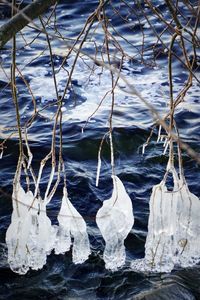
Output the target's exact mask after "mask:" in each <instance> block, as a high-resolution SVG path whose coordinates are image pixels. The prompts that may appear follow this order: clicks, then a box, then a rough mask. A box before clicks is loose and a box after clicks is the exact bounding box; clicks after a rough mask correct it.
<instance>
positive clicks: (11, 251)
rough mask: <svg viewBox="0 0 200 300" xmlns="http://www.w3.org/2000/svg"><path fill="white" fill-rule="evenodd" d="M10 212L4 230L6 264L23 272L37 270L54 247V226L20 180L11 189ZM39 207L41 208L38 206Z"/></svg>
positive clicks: (38, 202) (18, 271) (17, 271)
mask: <svg viewBox="0 0 200 300" xmlns="http://www.w3.org/2000/svg"><path fill="white" fill-rule="evenodd" d="M12 199H13V213H12V217H11V224H10V226H9V228H8V230H7V232H6V244H7V247H8V263H9V264H10V267H11V269H12V270H13V271H14V272H16V273H19V274H25V273H26V272H27V271H28V270H29V268H32V269H35V270H37V269H40V268H42V267H43V265H44V264H45V263H46V257H47V254H49V253H50V252H51V250H52V248H53V245H54V241H55V229H54V228H53V227H52V226H51V221H50V220H49V218H48V217H47V215H46V207H45V205H42V202H41V201H38V199H37V198H35V199H34V196H33V194H32V192H31V191H28V192H27V193H26V192H25V191H24V189H23V188H22V186H21V185H20V183H19V182H17V183H16V185H14V188H13V195H12ZM39 206H40V209H39Z"/></svg>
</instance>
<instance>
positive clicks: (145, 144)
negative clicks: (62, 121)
mask: <svg viewBox="0 0 200 300" xmlns="http://www.w3.org/2000/svg"><path fill="white" fill-rule="evenodd" d="M147 145H148V144H147V143H144V144H143V145H142V155H144V153H145V148H146V146H147Z"/></svg>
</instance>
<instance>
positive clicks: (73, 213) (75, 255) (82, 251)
mask: <svg viewBox="0 0 200 300" xmlns="http://www.w3.org/2000/svg"><path fill="white" fill-rule="evenodd" d="M58 222H59V227H58V232H57V237H56V243H55V253H56V254H64V253H65V252H66V251H69V250H70V247H71V245H72V238H73V250H72V259H73V262H74V263H75V264H78V263H83V262H84V261H85V260H87V259H88V256H89V254H90V245H89V239H88V234H87V228H86V223H85V221H84V219H83V218H82V216H81V215H80V214H79V213H78V211H77V210H76V209H75V207H74V206H73V205H72V203H71V202H70V200H69V198H68V195H67V189H66V188H65V187H64V189H63V198H62V204H61V208H60V212H59V214H58Z"/></svg>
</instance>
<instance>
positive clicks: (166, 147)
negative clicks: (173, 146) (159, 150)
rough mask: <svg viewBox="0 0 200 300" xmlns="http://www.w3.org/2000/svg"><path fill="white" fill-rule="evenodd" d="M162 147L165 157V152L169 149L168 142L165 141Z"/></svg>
mask: <svg viewBox="0 0 200 300" xmlns="http://www.w3.org/2000/svg"><path fill="white" fill-rule="evenodd" d="M163 147H165V148H164V151H163V155H165V154H166V152H167V149H168V148H169V141H167V142H166V143H164V145H163Z"/></svg>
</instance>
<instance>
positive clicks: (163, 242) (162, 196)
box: [145, 173, 178, 272]
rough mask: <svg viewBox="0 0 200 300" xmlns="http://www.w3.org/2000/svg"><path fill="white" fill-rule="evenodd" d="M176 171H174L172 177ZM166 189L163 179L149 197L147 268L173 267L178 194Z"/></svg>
mask: <svg viewBox="0 0 200 300" xmlns="http://www.w3.org/2000/svg"><path fill="white" fill-rule="evenodd" d="M175 178H176V173H174V179H175ZM175 190H177V184H174V190H173V191H172V192H169V191H168V190H167V187H166V184H165V180H163V181H161V183H160V184H158V185H156V186H154V187H153V190H152V194H151V198H150V203H149V206H150V215H149V222H148V235H147V239H146V244H145V264H146V267H147V269H150V270H151V271H158V272H170V271H171V270H172V269H173V267H174V252H175V233H176V211H177V201H178V194H177V193H176V192H175Z"/></svg>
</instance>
